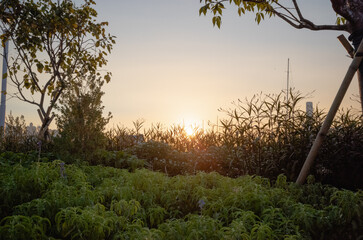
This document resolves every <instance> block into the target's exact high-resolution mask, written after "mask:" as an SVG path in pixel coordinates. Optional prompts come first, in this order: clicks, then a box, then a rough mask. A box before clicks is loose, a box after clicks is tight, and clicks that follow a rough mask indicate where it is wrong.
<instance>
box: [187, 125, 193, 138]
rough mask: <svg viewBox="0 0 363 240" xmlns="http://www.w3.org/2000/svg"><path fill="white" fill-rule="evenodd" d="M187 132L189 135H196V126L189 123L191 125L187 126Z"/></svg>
mask: <svg viewBox="0 0 363 240" xmlns="http://www.w3.org/2000/svg"><path fill="white" fill-rule="evenodd" d="M185 133H186V134H187V135H188V136H193V135H194V133H195V131H194V128H193V127H192V125H189V126H186V127H185Z"/></svg>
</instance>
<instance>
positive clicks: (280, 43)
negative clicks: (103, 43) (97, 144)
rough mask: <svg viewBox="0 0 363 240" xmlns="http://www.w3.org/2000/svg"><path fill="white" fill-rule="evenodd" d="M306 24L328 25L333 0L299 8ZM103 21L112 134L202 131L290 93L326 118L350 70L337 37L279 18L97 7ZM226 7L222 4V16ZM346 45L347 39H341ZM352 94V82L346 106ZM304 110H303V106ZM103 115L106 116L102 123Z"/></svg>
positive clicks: (156, 0) (180, 3) (174, 1)
mask: <svg viewBox="0 0 363 240" xmlns="http://www.w3.org/2000/svg"><path fill="white" fill-rule="evenodd" d="M300 2H302V3H301V7H302V10H303V13H305V15H306V18H308V19H311V20H313V21H315V22H317V23H326V24H333V23H334V22H335V17H336V15H335V13H334V12H333V10H332V9H331V6H330V1H329V0H319V1H316V0H304V1H300ZM96 3H97V6H96V9H97V11H98V13H99V19H100V21H105V20H106V21H108V22H109V28H108V30H109V32H110V33H111V34H112V35H115V36H117V39H116V45H115V46H114V51H113V52H112V54H111V56H110V57H109V58H108V59H109V64H108V66H107V67H106V68H105V69H106V70H108V71H111V72H112V74H113V77H112V80H111V82H110V83H109V84H108V85H107V86H105V87H104V91H105V92H106V94H105V96H104V98H103V103H104V105H105V109H106V111H111V112H112V114H113V119H112V120H111V123H110V127H112V125H117V124H119V125H124V126H132V121H134V120H137V119H139V118H143V119H145V121H146V124H147V125H150V124H151V123H156V122H161V123H163V124H165V125H166V126H167V125H170V124H174V123H182V122H183V121H184V123H186V124H191V123H196V124H200V125H201V124H202V122H203V121H204V124H205V125H207V122H208V120H211V121H214V122H215V121H216V118H217V116H219V118H223V114H222V113H219V112H218V111H217V109H218V108H220V107H224V108H229V107H231V106H232V105H231V102H233V101H236V100H237V99H238V98H240V99H244V98H245V97H248V98H250V97H252V96H253V95H254V94H255V93H259V92H261V91H262V92H263V93H279V92H280V91H281V90H282V89H284V88H285V87H286V71H287V59H288V58H290V62H291V66H290V67H291V72H290V81H291V86H292V87H294V88H295V89H297V90H299V91H301V92H303V93H309V92H312V91H315V92H314V94H313V98H311V99H309V100H310V101H313V102H314V105H315V104H317V103H319V106H320V107H321V108H325V109H328V108H329V107H330V104H331V102H332V101H333V98H334V96H335V94H336V92H337V90H338V88H339V85H340V83H341V81H342V79H343V77H344V75H345V73H346V71H347V68H348V66H349V64H350V59H349V58H347V57H346V52H345V50H344V48H343V47H342V46H341V45H340V43H339V42H338V40H337V39H336V37H337V36H338V35H339V34H341V33H340V32H334V31H323V32H311V31H308V30H296V29H293V28H292V27H290V26H289V25H287V24H286V23H284V22H282V21H281V20H279V19H270V20H269V19H267V20H266V21H264V22H262V23H261V24H260V25H257V24H256V23H255V22H254V17H253V16H252V15H246V16H242V17H238V15H237V12H236V9H235V8H233V9H227V11H226V12H225V13H224V18H223V23H222V27H221V29H218V28H213V26H212V22H211V16H210V15H209V16H207V17H204V16H199V14H198V10H199V7H200V6H201V4H200V3H199V0H153V1H150V0H132V1H119V0H102V1H101V0H96ZM228 6H229V5H226V7H227V8H228ZM345 35H346V36H348V34H345ZM352 94H358V85H357V81H356V79H354V81H353V84H352V85H351V87H350V89H349V92H348V95H347V97H346V98H345V100H344V102H343V106H346V107H347V106H350V105H353V106H355V107H358V104H357V103H355V102H354V101H352V100H350V98H351V97H352ZM302 107H304V106H302ZM10 111H12V113H13V115H15V116H18V115H21V114H23V115H25V118H26V120H27V123H29V122H35V123H36V124H37V123H38V122H39V120H38V116H37V114H36V109H35V108H32V107H29V105H28V104H26V103H22V102H19V101H18V100H16V99H10V100H9V101H8V105H7V113H9V112H10ZM105 115H106V114H105Z"/></svg>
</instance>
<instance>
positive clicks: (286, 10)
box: [199, 0, 346, 30]
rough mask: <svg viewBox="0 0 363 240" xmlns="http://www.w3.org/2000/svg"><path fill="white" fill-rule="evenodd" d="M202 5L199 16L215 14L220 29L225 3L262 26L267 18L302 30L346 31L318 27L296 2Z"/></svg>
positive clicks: (208, 1)
mask: <svg viewBox="0 0 363 240" xmlns="http://www.w3.org/2000/svg"><path fill="white" fill-rule="evenodd" d="M199 1H200V3H202V4H204V5H203V6H202V7H201V8H200V9H199V15H202V14H203V15H207V13H208V12H210V13H211V14H213V18H212V23H213V26H215V25H217V27H218V28H220V26H221V21H222V20H221V19H222V15H223V11H224V10H225V9H226V8H225V6H224V3H229V4H230V5H234V6H235V7H236V8H237V13H238V15H239V16H241V15H245V14H248V13H251V14H254V15H255V21H256V22H257V24H260V22H261V21H262V20H264V19H265V17H269V18H271V17H275V16H276V17H279V18H281V19H282V20H283V21H285V22H287V23H288V24H290V25H291V26H293V27H295V28H298V29H301V28H307V29H311V30H323V29H335V30H343V29H344V30H346V29H345V28H343V27H342V28H337V27H336V26H334V25H331V26H329V25H325V26H316V25H315V24H314V23H312V22H311V21H309V20H307V19H305V18H304V17H303V16H302V13H301V9H300V7H299V5H298V3H297V2H296V1H286V2H281V1H276V0H259V1H253V0H199ZM345 23H346V20H345V19H344V18H343V17H341V16H337V20H336V24H337V25H338V26H339V25H343V24H345Z"/></svg>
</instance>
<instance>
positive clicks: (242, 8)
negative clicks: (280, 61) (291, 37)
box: [199, 0, 363, 110]
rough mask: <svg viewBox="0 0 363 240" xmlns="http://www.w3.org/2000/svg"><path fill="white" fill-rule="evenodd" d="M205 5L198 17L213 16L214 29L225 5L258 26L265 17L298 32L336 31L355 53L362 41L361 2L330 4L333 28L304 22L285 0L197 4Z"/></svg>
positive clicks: (348, 0)
mask: <svg viewBox="0 0 363 240" xmlns="http://www.w3.org/2000/svg"><path fill="white" fill-rule="evenodd" d="M200 2H201V3H202V2H203V3H204V5H203V6H202V7H201V8H200V10H199V14H200V15H201V14H204V15H206V14H207V12H208V11H210V12H211V13H212V14H213V15H214V16H213V18H212V22H213V25H217V27H218V28H220V26H221V22H222V13H223V9H225V6H224V3H229V4H230V5H235V6H236V7H237V12H238V14H239V15H240V16H241V15H242V14H245V13H246V12H254V13H255V20H256V22H257V23H258V24H259V23H260V22H261V20H264V19H265V17H266V16H267V17H279V18H281V19H282V20H284V21H285V22H286V23H288V24H290V25H291V26H292V27H294V28H297V29H303V28H305V29H310V30H313V31H318V30H339V31H346V32H349V33H350V34H351V35H350V37H349V40H351V41H352V42H353V45H354V47H355V49H356V50H357V48H358V46H359V44H360V42H361V40H362V38H363V2H362V1H361V0H331V3H332V8H333V10H334V11H335V12H336V13H337V14H338V16H337V21H336V24H335V25H317V24H314V23H313V22H312V21H310V20H308V19H306V18H304V16H303V13H302V12H301V10H300V7H299V4H298V2H297V0H288V1H284V2H283V3H281V2H280V1H278V0H200ZM362 73H363V65H361V66H360V68H359V71H358V74H359V75H358V79H359V89H360V100H361V104H362V110H363V79H362V77H361V75H362Z"/></svg>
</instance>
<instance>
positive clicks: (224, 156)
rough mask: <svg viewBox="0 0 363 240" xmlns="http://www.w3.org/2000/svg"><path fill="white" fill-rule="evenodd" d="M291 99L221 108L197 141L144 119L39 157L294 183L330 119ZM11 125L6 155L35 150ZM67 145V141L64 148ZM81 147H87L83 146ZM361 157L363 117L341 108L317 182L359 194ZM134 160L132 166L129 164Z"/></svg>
mask: <svg viewBox="0 0 363 240" xmlns="http://www.w3.org/2000/svg"><path fill="white" fill-rule="evenodd" d="M289 99H290V100H289V102H288V103H286V101H285V99H284V98H283V95H282V94H279V95H258V96H255V97H254V98H252V99H251V100H246V101H238V102H237V103H236V104H235V105H234V106H233V108H231V109H228V110H222V111H224V112H225V114H226V116H227V117H226V119H224V120H222V121H221V123H220V124H219V127H218V130H217V129H216V127H215V126H214V127H213V128H211V130H208V131H203V129H198V128H196V129H195V132H194V135H192V136H189V135H187V134H186V129H185V128H184V127H183V126H173V127H171V128H169V129H165V128H163V126H162V125H160V124H156V125H153V126H152V127H151V128H149V129H146V130H144V131H142V127H143V122H142V121H136V122H134V129H127V128H120V127H117V128H114V129H111V130H109V131H108V132H106V134H105V135H106V137H107V145H106V147H105V145H104V141H98V142H99V143H100V144H97V139H99V138H98V137H96V138H95V137H92V136H90V137H87V138H84V134H82V136H80V138H78V137H77V134H75V133H76V132H73V133H72V134H73V135H72V138H68V137H69V136H70V135H69V134H68V135H67V134H63V135H62V134H61V135H60V136H59V137H58V139H55V142H56V145H55V146H56V148H54V145H53V143H52V142H51V143H50V144H47V145H43V146H42V152H52V153H54V154H56V155H57V156H58V158H59V159H61V160H63V161H65V162H66V163H76V162H82V161H87V162H88V163H89V164H90V165H98V164H103V165H105V166H112V167H117V168H124V167H126V168H129V169H135V168H136V167H139V166H142V165H144V166H147V167H148V168H150V169H152V170H155V171H161V172H165V173H167V174H168V175H170V176H174V175H178V174H195V173H196V172H199V171H205V172H212V171H215V172H218V173H220V174H222V175H225V176H230V177H238V176H242V175H259V176H263V177H267V178H269V179H272V180H274V179H276V178H277V176H278V175H279V174H284V175H286V176H287V178H288V180H289V181H294V180H296V178H297V175H298V173H299V171H300V169H301V167H302V164H303V162H304V161H305V159H306V156H307V155H308V152H309V150H310V148H311V145H312V143H313V141H314V139H315V137H316V134H317V132H318V131H319V129H320V126H321V125H322V122H323V120H324V117H325V114H324V113H323V111H321V110H319V109H318V108H316V109H315V110H314V112H313V115H312V116H308V115H307V114H306V112H305V111H303V110H301V109H300V108H299V106H300V105H302V102H303V100H304V97H303V96H301V94H299V93H294V92H292V94H291V96H290V98H289ZM98 104H100V101H98ZM88 112H92V111H88ZM92 116H93V115H92ZM97 116H98V117H93V118H92V119H93V120H94V121H93V122H97V121H98V120H97V119H98V118H100V119H103V121H102V122H103V124H101V125H102V126H104V124H105V121H104V120H105V119H104V118H103V117H102V114H101V111H99V112H98V115H97ZM74 117H75V119H79V117H76V116H74ZM85 119H86V118H85ZM87 119H88V117H87ZM15 120H16V121H15ZM12 122H13V124H12V125H10V126H12V127H11V128H10V130H11V131H10V132H9V133H11V134H8V136H7V139H6V144H5V145H2V146H5V148H4V147H3V149H2V151H4V150H8V151H15V152H27V151H29V150H33V151H34V150H36V151H38V149H39V146H38V145H37V142H36V138H34V137H32V136H30V137H29V136H28V137H27V136H24V131H25V130H24V128H25V125H24V122H23V120H22V121H20V119H14V118H13V121H12ZM106 122H107V121H106ZM72 124H73V125H71V126H72V127H71V128H69V129H70V131H68V132H72V131H71V129H73V128H77V127H76V123H75V122H72ZM83 124H84V122H83ZM92 126H93V125H92ZM92 126H91V125H89V127H90V129H93V130H92V131H91V130H90V133H92V132H95V133H97V134H96V135H97V136H98V135H99V134H100V133H101V134H102V132H100V131H101V129H102V128H92ZM102 126H101V127H102ZM78 129H81V128H78ZM81 132H82V131H81ZM141 133H143V134H141ZM22 134H23V135H22ZM88 135H89V134H88ZM96 135H95V136H96ZM72 139H73V140H72ZM76 139H78V140H79V141H78V140H77V141H75V140H76ZM87 139H93V140H92V141H88V140H87ZM94 140H96V141H94ZM62 142H63V143H64V142H67V144H64V145H62V144H61V143H62ZM81 142H82V144H81ZM101 143H102V144H101ZM80 145H82V146H89V147H83V148H81V147H79V146H80ZM72 149H73V150H72ZM74 149H77V151H75V150H74ZM135 156H136V157H137V158H136V157H135ZM135 159H142V160H137V161H136V160H135ZM362 159H363V124H362V119H361V118H360V116H359V115H357V114H354V113H353V112H352V111H351V110H346V111H341V112H340V113H338V115H337V117H336V118H335V121H334V123H333V126H332V128H331V129H330V132H329V134H328V136H327V137H326V139H325V141H324V144H323V146H322V149H321V150H320V153H319V155H318V158H317V160H316V162H315V165H314V167H313V168H312V171H311V174H313V175H314V176H315V178H316V180H317V181H318V182H323V183H329V184H333V185H334V186H337V187H343V188H348V189H359V188H360V189H362V188H363V175H362V174H361V172H363V161H362ZM131 160H132V161H131ZM134 160H135V161H134ZM131 162H132V163H133V164H134V166H131V165H130V163H131ZM136 162H137V164H136Z"/></svg>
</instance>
